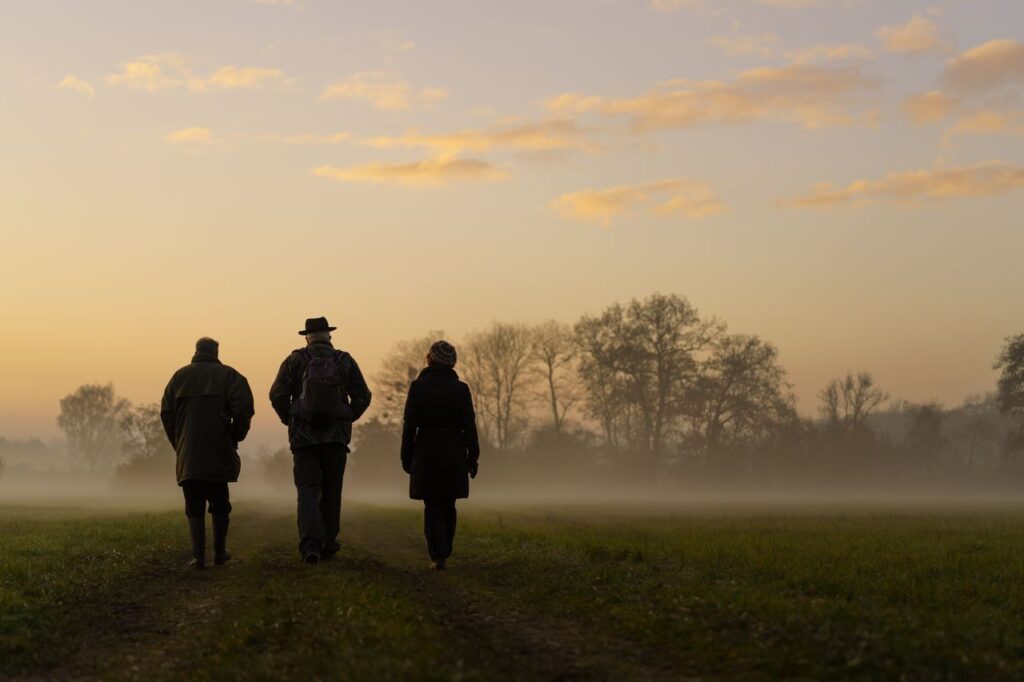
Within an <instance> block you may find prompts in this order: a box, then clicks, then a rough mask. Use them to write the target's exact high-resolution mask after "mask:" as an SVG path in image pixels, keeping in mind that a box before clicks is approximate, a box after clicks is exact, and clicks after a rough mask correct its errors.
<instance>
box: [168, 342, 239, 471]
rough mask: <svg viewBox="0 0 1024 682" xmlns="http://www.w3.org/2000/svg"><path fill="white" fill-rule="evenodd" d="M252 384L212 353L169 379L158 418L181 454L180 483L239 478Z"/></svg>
mask: <svg viewBox="0 0 1024 682" xmlns="http://www.w3.org/2000/svg"><path fill="white" fill-rule="evenodd" d="M252 415H253V399H252V391H251V390H249V382H248V381H246V379H245V377H244V376H242V375H241V374H239V373H238V372H236V371H235V370H234V369H232V368H231V367H228V366H227V365H223V364H221V362H220V360H218V359H217V358H215V357H213V356H212V355H204V354H201V353H197V354H196V355H195V356H194V357H193V358H192V363H191V364H189V365H186V366H185V367H182V368H181V369H179V370H178V371H177V372H175V373H174V376H172V377H171V380H170V382H168V384H167V388H166V389H165V390H164V397H163V401H162V403H161V405H160V420H161V421H162V422H163V425H164V431H165V432H166V433H167V438H168V439H169V440H170V441H171V445H172V446H174V451H175V452H176V453H177V455H178V462H177V466H176V472H177V476H178V485H181V483H182V481H189V480H198V481H228V482H231V481H237V480H238V472H239V469H240V468H241V460H240V459H239V458H238V443H239V442H240V441H242V440H245V436H246V434H248V433H249V425H250V423H251V422H252Z"/></svg>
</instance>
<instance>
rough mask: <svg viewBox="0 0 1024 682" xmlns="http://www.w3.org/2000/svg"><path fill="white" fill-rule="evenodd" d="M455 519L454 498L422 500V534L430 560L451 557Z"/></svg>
mask: <svg viewBox="0 0 1024 682" xmlns="http://www.w3.org/2000/svg"><path fill="white" fill-rule="evenodd" d="M456 518H457V515H456V513H455V499H454V498H451V497H447V498H428V499H425V500H423V534H424V535H425V536H426V537H427V552H428V553H429V554H430V558H431V559H447V558H448V557H450V556H451V555H452V544H453V543H454V542H455V521H456Z"/></svg>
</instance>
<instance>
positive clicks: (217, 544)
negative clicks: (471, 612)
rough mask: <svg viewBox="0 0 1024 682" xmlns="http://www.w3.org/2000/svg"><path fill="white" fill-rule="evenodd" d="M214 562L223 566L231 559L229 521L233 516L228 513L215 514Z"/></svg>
mask: <svg viewBox="0 0 1024 682" xmlns="http://www.w3.org/2000/svg"><path fill="white" fill-rule="evenodd" d="M212 516H213V563H214V564H216V565H217V566H223V565H224V562H226V561H229V560H230V559H231V553H230V552H228V550H227V547H226V545H227V539H228V523H229V522H230V521H231V517H230V516H229V515H228V514H213V515H212Z"/></svg>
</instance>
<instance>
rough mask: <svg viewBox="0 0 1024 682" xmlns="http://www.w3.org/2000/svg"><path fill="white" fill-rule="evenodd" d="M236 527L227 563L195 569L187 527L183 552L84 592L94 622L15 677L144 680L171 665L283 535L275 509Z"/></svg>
mask: <svg viewBox="0 0 1024 682" xmlns="http://www.w3.org/2000/svg"><path fill="white" fill-rule="evenodd" d="M182 525H184V519H182ZM236 525H238V524H236ZM232 530H233V531H236V532H233V533H232V537H231V541H232V542H231V543H230V544H229V546H233V547H234V548H235V549H233V550H232V551H233V552H234V553H236V554H237V555H238V558H237V560H235V559H232V561H231V562H229V564H228V566H227V567H225V568H214V567H212V566H211V567H210V568H209V569H208V570H206V571H196V570H192V569H189V568H188V561H189V559H190V553H189V551H188V548H187V546H186V545H185V544H184V543H185V542H187V534H186V531H185V530H183V531H182V541H183V544H182V547H181V550H180V552H175V553H166V554H160V555H157V556H153V557H148V558H141V559H140V560H139V568H138V571H137V572H135V573H133V574H132V575H131V576H130V577H129V578H127V579H126V580H125V581H123V582H122V583H120V584H119V585H118V590H117V591H116V592H115V593H111V594H103V595H85V596H84V598H83V600H82V601H81V602H79V603H77V604H75V605H74V606H73V607H72V608H76V609H81V610H83V611H85V612H88V613H90V614H91V617H90V621H89V622H90V627H89V629H88V630H87V631H84V632H81V633H79V634H78V636H77V637H76V641H75V646H74V647H73V649H72V653H71V654H70V655H68V656H66V657H65V658H64V659H63V660H60V661H57V662H55V663H56V664H55V666H54V667H53V668H51V669H49V670H45V671H40V672H37V673H33V674H30V675H24V676H20V677H17V678H15V679H16V680H24V681H26V682H27V681H29V680H33V681H35V680H54V681H57V680H60V681H64V680H92V679H143V678H146V677H149V676H150V674H152V673H153V672H156V671H161V670H163V671H170V670H172V669H173V668H174V667H175V666H177V665H178V664H179V663H180V661H181V657H182V656H183V655H184V654H185V652H189V651H191V650H193V649H194V648H195V643H196V642H195V637H194V633H193V632H191V631H192V630H193V629H194V628H195V624H196V623H204V622H211V621H214V620H216V619H217V618H219V617H221V616H222V615H223V614H224V613H225V611H226V610H228V609H229V608H230V604H231V602H232V600H237V599H239V598H241V595H240V590H238V589H237V588H234V589H232V580H233V579H235V578H236V577H238V574H240V573H245V572H246V565H247V564H249V563H250V562H251V561H252V559H251V557H254V556H258V555H259V554H260V553H261V552H263V551H265V550H266V549H267V548H268V547H270V546H272V545H273V544H275V543H279V542H280V541H281V540H282V539H283V538H282V533H281V517H280V516H277V515H268V514H262V513H254V514H253V513H250V514H247V515H246V518H245V524H244V526H242V527H241V528H237V529H235V528H233V529H232ZM207 541H208V543H209V542H210V538H209V537H208V538H207ZM208 549H209V548H208Z"/></svg>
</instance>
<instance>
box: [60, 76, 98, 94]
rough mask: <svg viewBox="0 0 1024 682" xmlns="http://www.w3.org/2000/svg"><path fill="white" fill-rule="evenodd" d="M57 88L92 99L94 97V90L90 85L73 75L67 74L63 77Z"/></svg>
mask: <svg viewBox="0 0 1024 682" xmlns="http://www.w3.org/2000/svg"><path fill="white" fill-rule="evenodd" d="M57 87H58V88H64V89H65V90H74V91H75V92H78V93H81V94H83V95H85V96H86V97H88V98H89V99H92V98H93V97H95V96H96V89H95V88H93V87H92V85H91V84H90V83H88V82H87V81H84V80H82V79H80V78H78V77H77V76H76V75H74V74H73V73H69V74H68V75H66V76H64V78H63V79H62V80H61V82H60V83H57Z"/></svg>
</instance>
